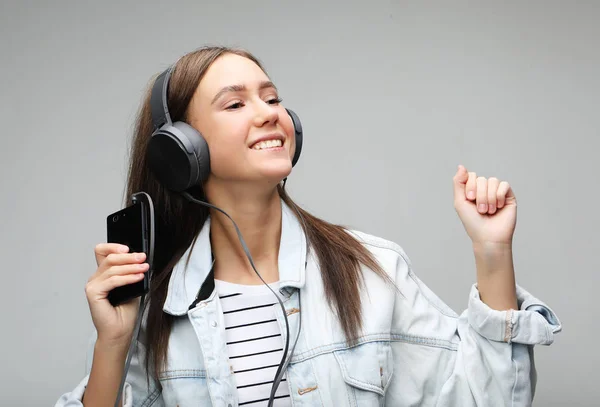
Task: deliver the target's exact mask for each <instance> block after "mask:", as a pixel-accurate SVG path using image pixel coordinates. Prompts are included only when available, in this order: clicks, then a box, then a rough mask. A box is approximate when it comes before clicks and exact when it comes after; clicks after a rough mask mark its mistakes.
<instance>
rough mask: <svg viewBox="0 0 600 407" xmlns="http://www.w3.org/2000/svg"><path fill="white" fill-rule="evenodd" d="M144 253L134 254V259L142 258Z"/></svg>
mask: <svg viewBox="0 0 600 407" xmlns="http://www.w3.org/2000/svg"><path fill="white" fill-rule="evenodd" d="M144 257H146V255H145V254H144V253H138V254H136V255H135V259H136V260H143V259H144Z"/></svg>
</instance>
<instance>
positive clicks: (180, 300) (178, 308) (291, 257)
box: [163, 200, 307, 315]
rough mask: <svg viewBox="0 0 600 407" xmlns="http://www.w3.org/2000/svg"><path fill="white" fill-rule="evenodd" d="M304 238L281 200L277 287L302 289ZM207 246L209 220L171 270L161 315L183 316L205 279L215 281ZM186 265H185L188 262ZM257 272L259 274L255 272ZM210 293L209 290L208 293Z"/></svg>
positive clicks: (297, 224)
mask: <svg viewBox="0 0 600 407" xmlns="http://www.w3.org/2000/svg"><path fill="white" fill-rule="evenodd" d="M306 251H307V244H306V236H305V235H304V231H303V230H302V226H301V224H300V222H299V220H298V218H297V217H296V215H295V214H294V212H293V211H292V209H291V208H289V207H288V206H287V205H286V204H285V202H283V200H282V201H281V240H280V242H279V260H278V263H279V286H280V290H282V289H285V288H287V287H293V288H302V287H304V283H305V277H306V273H305V271H306V268H305V267H306V257H307V253H306ZM211 253H212V249H211V245H210V217H209V218H208V219H207V220H206V222H205V223H204V225H203V226H202V229H201V230H200V233H199V235H198V238H197V240H196V243H195V244H192V245H190V247H188V249H187V250H186V252H185V253H184V254H183V256H181V259H180V260H179V261H178V262H177V263H176V264H175V266H174V267H173V272H172V273H171V278H170V279H169V287H168V291H167V298H166V300H165V303H164V305H163V311H164V312H166V313H169V314H171V315H185V314H187V312H188V309H189V307H190V304H192V303H193V302H194V300H195V298H196V295H197V294H198V291H199V289H200V287H201V286H202V285H203V283H205V281H206V279H207V277H208V278H210V279H212V278H214V276H213V273H211V269H212V254H211ZM188 256H190V260H189V263H188V264H187V265H186V262H187V258H188ZM258 271H259V272H260V270H258ZM211 291H212V290H211Z"/></svg>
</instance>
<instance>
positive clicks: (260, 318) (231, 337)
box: [215, 280, 291, 407]
mask: <svg viewBox="0 0 600 407" xmlns="http://www.w3.org/2000/svg"><path fill="white" fill-rule="evenodd" d="M277 286H278V285H277V284H270V287H271V288H272V289H273V291H275V292H276V293H278V292H279V291H278V287H277ZM215 287H216V289H217V292H218V294H219V298H220V299H221V305H222V307H223V314H224V318H225V336H226V340H227V350H228V352H229V362H230V364H231V368H232V371H233V373H234V375H235V381H236V386H237V389H238V397H239V405H240V406H244V407H263V406H266V405H267V401H268V399H269V394H270V393H271V386H272V384H273V379H274V378H275V373H276V372H277V367H278V366H279V363H280V362H281V358H282V356H283V347H284V343H283V338H282V336H281V330H280V328H279V325H278V323H277V319H276V317H275V312H274V310H273V305H275V304H277V299H276V298H275V296H274V295H273V293H272V292H271V291H270V290H269V289H268V288H267V287H266V286H264V285H257V286H254V285H252V286H248V285H240V284H232V283H228V282H224V281H221V280H215ZM275 396H276V397H275V402H274V403H273V405H274V406H275V407H289V406H291V402H290V394H289V389H288V384H287V381H286V380H285V376H284V378H283V380H282V381H281V383H280V384H279V388H278V389H277V392H276V393H275Z"/></svg>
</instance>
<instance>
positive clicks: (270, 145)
mask: <svg viewBox="0 0 600 407" xmlns="http://www.w3.org/2000/svg"><path fill="white" fill-rule="evenodd" d="M281 146H282V142H281V140H266V141H261V142H260V143H256V144H255V145H254V147H252V148H253V149H254V150H262V149H265V148H273V147H281Z"/></svg>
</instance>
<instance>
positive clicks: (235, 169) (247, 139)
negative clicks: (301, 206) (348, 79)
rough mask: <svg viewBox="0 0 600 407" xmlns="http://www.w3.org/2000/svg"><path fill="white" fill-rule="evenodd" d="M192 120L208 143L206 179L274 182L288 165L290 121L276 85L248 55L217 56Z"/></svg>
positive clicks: (190, 115)
mask: <svg viewBox="0 0 600 407" xmlns="http://www.w3.org/2000/svg"><path fill="white" fill-rule="evenodd" d="M188 118H189V121H190V124H191V125H192V126H194V127H195V128H196V129H197V130H198V131H200V133H201V134H202V136H203V137H204V138H205V139H206V142H207V143H208V148H209V151H210V166H211V174H210V177H209V180H208V182H213V183H214V182H223V181H225V182H228V181H229V182H235V183H239V182H260V183H263V184H264V182H265V181H267V182H268V184H275V185H276V184H277V183H279V182H280V181H281V180H282V179H283V178H285V177H287V176H288V175H289V173H290V172H291V170H292V161H291V160H292V157H293V154H294V149H295V138H294V126H293V123H292V121H291V119H290V117H289V115H288V113H287V112H286V110H285V109H284V107H283V106H282V105H281V104H280V99H279V96H278V94H277V89H276V88H275V86H274V85H273V84H272V83H271V82H270V80H269V78H268V77H267V75H266V74H265V73H264V72H263V71H262V70H261V69H260V68H259V67H258V66H257V65H256V64H255V63H254V62H252V61H251V60H249V59H247V58H244V57H241V56H239V55H235V54H225V55H222V56H220V57H219V58H218V59H217V60H216V61H214V62H213V64H212V65H211V66H210V68H209V69H208V70H207V72H206V74H205V76H204V78H203V79H202V80H201V81H200V84H199V85H198V88H197V90H196V92H195V94H194V97H193V98H192V100H191V102H190V106H189V108H188Z"/></svg>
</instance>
